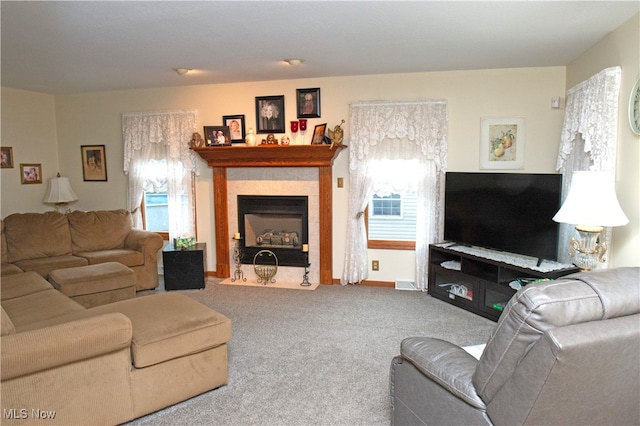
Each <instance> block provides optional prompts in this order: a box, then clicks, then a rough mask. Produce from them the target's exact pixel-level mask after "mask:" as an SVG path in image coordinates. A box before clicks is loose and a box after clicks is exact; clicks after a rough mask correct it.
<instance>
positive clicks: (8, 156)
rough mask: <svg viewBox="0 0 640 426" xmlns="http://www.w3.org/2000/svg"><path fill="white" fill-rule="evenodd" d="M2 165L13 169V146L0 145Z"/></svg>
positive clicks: (0, 162)
mask: <svg viewBox="0 0 640 426" xmlns="http://www.w3.org/2000/svg"><path fill="white" fill-rule="evenodd" d="M0 166H1V167H2V168H3V169H13V148H12V147H10V146H3V147H0Z"/></svg>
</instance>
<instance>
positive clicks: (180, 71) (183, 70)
mask: <svg viewBox="0 0 640 426" xmlns="http://www.w3.org/2000/svg"><path fill="white" fill-rule="evenodd" d="M173 70H174V71H175V72H176V73H177V74H178V75H185V74H186V73H188V72H189V71H191V68H174V69H173Z"/></svg>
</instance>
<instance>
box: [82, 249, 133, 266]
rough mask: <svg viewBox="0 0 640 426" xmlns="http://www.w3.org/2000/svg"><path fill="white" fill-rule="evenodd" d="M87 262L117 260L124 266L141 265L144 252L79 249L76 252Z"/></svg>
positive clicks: (95, 262)
mask: <svg viewBox="0 0 640 426" xmlns="http://www.w3.org/2000/svg"><path fill="white" fill-rule="evenodd" d="M76 255H78V256H82V257H84V258H85V259H87V261H88V262H89V265H95V264H97V263H106V262H118V263H122V264H123V265H125V266H129V267H131V266H141V265H144V254H143V253H142V252H139V251H135V250H127V249H113V250H97V251H79V252H77V253H76Z"/></svg>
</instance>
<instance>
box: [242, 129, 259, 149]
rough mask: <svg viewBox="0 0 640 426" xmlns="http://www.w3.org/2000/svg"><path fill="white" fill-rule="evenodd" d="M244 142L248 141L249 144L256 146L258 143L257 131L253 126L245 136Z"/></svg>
mask: <svg viewBox="0 0 640 426" xmlns="http://www.w3.org/2000/svg"><path fill="white" fill-rule="evenodd" d="M244 143H246V144H247V146H256V145H257V144H258V141H257V140H256V132H255V131H254V130H253V127H251V128H249V133H247V136H246V137H245V138H244Z"/></svg>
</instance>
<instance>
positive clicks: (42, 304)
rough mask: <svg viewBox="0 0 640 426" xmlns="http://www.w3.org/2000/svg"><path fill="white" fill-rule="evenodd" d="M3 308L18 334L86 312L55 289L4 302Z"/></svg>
mask: <svg viewBox="0 0 640 426" xmlns="http://www.w3.org/2000/svg"><path fill="white" fill-rule="evenodd" d="M2 307H3V308H4V310H5V311H6V312H7V314H8V315H9V318H11V321H12V322H13V325H14V326H15V328H16V330H17V331H18V332H20V331H26V330H32V329H34V328H41V327H44V326H46V325H48V324H49V322H50V321H51V320H53V319H55V318H57V317H61V316H63V315H66V314H69V313H71V312H79V311H84V310H86V309H85V308H84V307H83V306H82V305H80V304H79V303H77V302H74V301H73V300H71V299H69V298H68V297H67V296H65V295H64V294H62V293H60V292H59V291H57V290H54V289H53V288H51V289H50V290H44V291H39V292H36V293H32V294H28V295H26V296H22V297H17V298H15V299H9V300H3V301H2Z"/></svg>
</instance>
